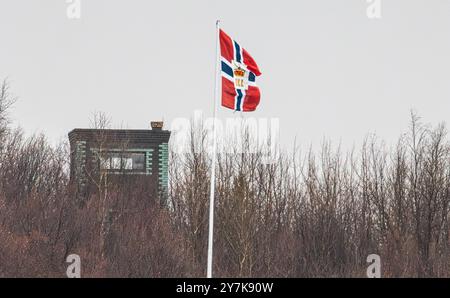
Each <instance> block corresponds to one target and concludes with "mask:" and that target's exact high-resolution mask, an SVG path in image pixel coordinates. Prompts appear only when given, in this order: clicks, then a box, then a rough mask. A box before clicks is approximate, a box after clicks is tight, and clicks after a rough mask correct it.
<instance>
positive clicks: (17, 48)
mask: <svg viewBox="0 0 450 298" xmlns="http://www.w3.org/2000/svg"><path fill="white" fill-rule="evenodd" d="M81 4H82V6H81V18H80V19H76V20H71V19H68V17H67V12H66V9H67V6H68V5H69V4H67V3H66V2H65V1H64V0H40V1H36V0H0V79H1V78H5V77H8V78H9V80H10V83H11V87H12V91H13V92H14V93H15V94H16V95H17V96H18V97H19V101H18V102H17V104H16V106H15V108H14V110H13V111H12V118H13V120H14V123H15V124H16V125H21V126H22V127H24V129H25V130H26V131H27V133H34V132H44V133H45V134H46V135H48V137H49V139H50V140H52V141H56V140H59V139H61V138H65V137H66V135H67V133H68V132H69V131H70V130H71V129H73V128H75V127H88V126H89V119H90V117H91V115H92V113H93V112H94V111H103V112H105V113H106V114H108V115H109V116H111V117H112V119H113V121H114V123H115V125H116V126H122V127H127V128H147V127H148V126H149V121H150V120H153V119H162V118H163V119H164V120H165V122H166V124H167V125H168V126H170V123H171V121H172V120H173V119H175V118H177V117H186V118H189V117H192V116H193V113H194V110H202V111H203V113H204V115H205V116H210V115H211V114H212V100H213V94H214V89H213V81H214V59H215V58H214V57H215V56H214V55H215V20H216V19H217V18H220V19H221V20H222V27H223V29H224V30H225V31H226V32H227V33H228V34H229V35H231V36H233V37H234V38H235V39H236V40H238V41H239V42H240V43H241V45H242V46H243V47H245V48H246V49H247V50H248V51H249V52H250V53H251V54H252V56H253V57H254V58H255V60H256V61H257V63H258V64H259V67H260V69H261V71H262V73H263V74H262V76H261V77H259V78H258V80H257V83H258V85H259V86H260V88H261V92H262V99H261V104H260V107H259V109H258V110H257V112H255V113H251V114H246V115H245V117H250V116H253V117H257V118H261V117H263V118H264V117H265V118H279V120H280V129H281V139H282V143H283V144H291V143H292V140H293V138H294V137H296V138H297V141H298V142H300V143H302V144H310V143H313V144H318V143H320V141H321V140H322V139H323V138H324V137H325V138H329V139H331V140H334V141H336V142H339V141H341V142H342V143H343V144H344V145H350V146H351V144H353V143H359V142H360V141H361V140H362V139H363V138H364V136H365V135H366V134H367V133H376V134H377V135H378V136H379V137H380V138H381V139H384V140H386V141H387V142H388V143H392V142H394V141H395V139H396V138H397V137H398V136H399V134H400V133H401V132H402V131H404V130H406V129H407V127H408V117H409V113H410V110H411V109H415V110H416V111H417V112H418V113H419V114H420V115H421V116H422V117H423V119H424V121H425V122H430V123H433V124H436V123H438V122H441V121H446V122H449V120H450V1H448V0H426V1H425V0H382V1H381V4H382V11H381V13H382V18H381V19H369V18H368V17H367V14H366V9H367V7H368V5H369V4H368V3H367V2H366V0H340V1H337V0H308V1H299V0H296V1H286V0H285V1H283V0H278V1H262V0H253V1H249V0H246V1H235V0H228V1H213V0H204V1H194V0H192V1H187V0H177V1H175V0H165V1H148V0H145V1H144V0H128V1H125V0H81ZM219 115H220V117H222V118H224V117H239V115H238V114H237V113H236V114H234V113H233V112H232V111H229V110H225V109H220V114H219Z"/></svg>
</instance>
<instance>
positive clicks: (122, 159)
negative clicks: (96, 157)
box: [100, 152, 145, 171]
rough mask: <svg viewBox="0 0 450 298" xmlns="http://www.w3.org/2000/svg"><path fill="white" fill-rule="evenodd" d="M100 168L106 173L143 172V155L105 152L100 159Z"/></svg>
mask: <svg viewBox="0 0 450 298" xmlns="http://www.w3.org/2000/svg"><path fill="white" fill-rule="evenodd" d="M100 168H101V169H102V170H108V171H123V170H125V171H143V170H145V153H143V152H142V153H116V152H107V153H105V155H104V156H103V157H102V158H101V161H100Z"/></svg>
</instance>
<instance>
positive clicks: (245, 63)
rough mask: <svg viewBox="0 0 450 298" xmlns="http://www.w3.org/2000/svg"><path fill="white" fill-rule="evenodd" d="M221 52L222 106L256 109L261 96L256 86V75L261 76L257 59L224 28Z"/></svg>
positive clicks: (235, 108)
mask: <svg viewBox="0 0 450 298" xmlns="http://www.w3.org/2000/svg"><path fill="white" fill-rule="evenodd" d="M220 53H221V54H220V56H221V68H222V71H221V73H222V106H224V107H227V108H229V109H232V110H235V111H243V112H252V111H254V110H256V107H257V106H258V104H259V100H260V97H261V93H260V92H259V88H258V87H257V86H256V77H257V76H260V75H261V72H260V71H259V68H258V65H256V62H255V60H254V59H253V58H252V57H251V56H250V54H249V53H248V52H247V51H246V50H245V49H244V48H242V47H241V46H240V45H239V44H238V43H237V42H236V41H235V40H233V39H232V38H231V37H230V36H228V35H227V34H226V33H225V32H224V31H222V30H220Z"/></svg>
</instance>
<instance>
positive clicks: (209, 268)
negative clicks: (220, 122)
mask: <svg viewBox="0 0 450 298" xmlns="http://www.w3.org/2000/svg"><path fill="white" fill-rule="evenodd" d="M219 34H220V20H217V21H216V73H215V75H216V78H215V83H214V85H215V93H214V112H213V152H212V160H211V186H210V196H209V232H208V264H207V269H206V277H207V278H212V261H213V245H214V191H215V184H216V150H217V140H216V115H217V102H218V101H219V96H220V93H219V91H220V88H219V84H220V77H219V66H220V40H219Z"/></svg>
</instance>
